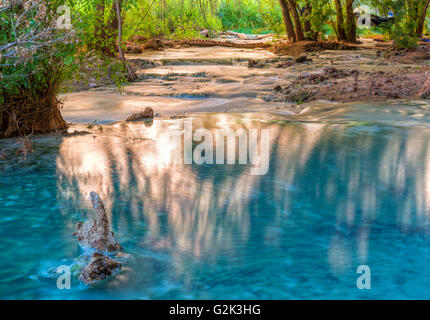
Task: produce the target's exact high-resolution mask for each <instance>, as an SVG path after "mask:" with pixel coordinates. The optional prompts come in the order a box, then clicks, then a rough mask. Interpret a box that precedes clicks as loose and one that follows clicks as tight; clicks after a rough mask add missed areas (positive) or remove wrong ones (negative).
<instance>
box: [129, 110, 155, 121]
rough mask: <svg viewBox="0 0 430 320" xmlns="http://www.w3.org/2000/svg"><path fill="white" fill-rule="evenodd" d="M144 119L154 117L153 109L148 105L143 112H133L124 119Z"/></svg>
mask: <svg viewBox="0 0 430 320" xmlns="http://www.w3.org/2000/svg"><path fill="white" fill-rule="evenodd" d="M145 119H154V110H153V109H152V108H150V107H146V108H145V110H144V111H143V112H138V113H133V114H132V115H131V116H129V117H128V118H127V119H126V120H125V121H139V120H145Z"/></svg>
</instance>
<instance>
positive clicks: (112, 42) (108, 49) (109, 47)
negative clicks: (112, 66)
mask: <svg viewBox="0 0 430 320" xmlns="http://www.w3.org/2000/svg"><path fill="white" fill-rule="evenodd" d="M116 8H117V7H116V1H114V2H113V3H112V7H111V9H110V13H109V18H108V21H107V24H106V28H105V32H106V40H105V47H104V50H103V51H104V53H105V54H106V55H107V56H109V57H116V51H117V50H118V48H117V45H116V43H117V38H118V27H119V24H118V18H117V9H116Z"/></svg>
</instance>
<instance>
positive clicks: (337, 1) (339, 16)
mask: <svg viewBox="0 0 430 320" xmlns="http://www.w3.org/2000/svg"><path fill="white" fill-rule="evenodd" d="M334 6H335V8H336V29H337V39H338V40H339V41H345V40H347V38H346V32H345V28H344V26H343V25H344V21H343V12H342V3H341V0H334Z"/></svg>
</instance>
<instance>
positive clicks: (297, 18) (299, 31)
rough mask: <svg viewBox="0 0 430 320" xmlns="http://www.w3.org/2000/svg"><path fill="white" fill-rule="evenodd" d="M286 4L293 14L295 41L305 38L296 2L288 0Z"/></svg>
mask: <svg viewBox="0 0 430 320" xmlns="http://www.w3.org/2000/svg"><path fill="white" fill-rule="evenodd" d="M288 5H289V9H290V12H291V14H292V16H293V20H294V27H295V31H296V39H297V41H302V40H305V35H304V33H303V28H302V23H301V21H300V16H299V13H298V12H297V4H296V1H295V0H288Z"/></svg>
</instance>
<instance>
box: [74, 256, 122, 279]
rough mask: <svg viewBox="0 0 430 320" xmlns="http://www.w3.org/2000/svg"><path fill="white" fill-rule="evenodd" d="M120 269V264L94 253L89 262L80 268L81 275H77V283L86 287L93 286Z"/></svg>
mask: <svg viewBox="0 0 430 320" xmlns="http://www.w3.org/2000/svg"><path fill="white" fill-rule="evenodd" d="M120 269H121V263H119V262H118V261H115V260H113V259H112V258H110V257H108V256H106V255H104V254H101V253H98V252H94V253H93V254H92V255H91V260H90V262H89V263H88V264H87V265H86V266H85V267H84V268H82V271H81V274H80V275H79V281H81V282H83V283H85V284H86V285H93V284H95V283H96V282H97V281H100V280H103V279H106V278H107V277H110V276H112V275H114V274H115V273H116V272H117V271H119V270H120Z"/></svg>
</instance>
